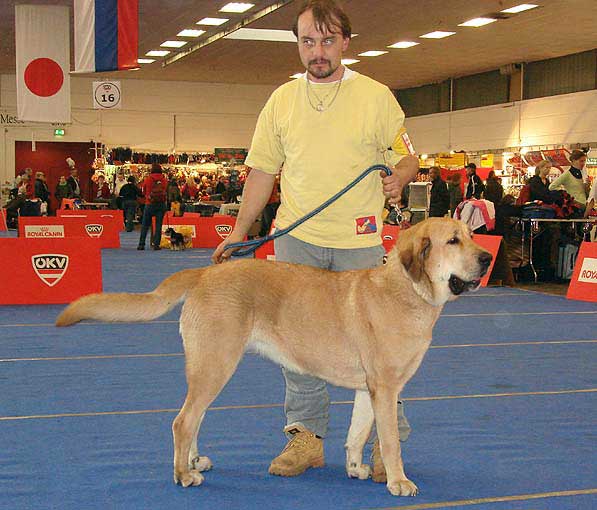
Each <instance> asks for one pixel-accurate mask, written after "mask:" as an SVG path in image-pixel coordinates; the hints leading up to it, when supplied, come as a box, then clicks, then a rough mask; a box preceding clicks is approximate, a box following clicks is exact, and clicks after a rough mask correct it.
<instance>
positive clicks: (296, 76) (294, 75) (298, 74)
mask: <svg viewBox="0 0 597 510" xmlns="http://www.w3.org/2000/svg"><path fill="white" fill-rule="evenodd" d="M303 74H304V73H296V74H293V75H292V76H291V78H294V79H298V78H302V77H303Z"/></svg>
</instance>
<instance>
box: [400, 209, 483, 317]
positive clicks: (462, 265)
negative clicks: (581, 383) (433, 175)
mask: <svg viewBox="0 0 597 510" xmlns="http://www.w3.org/2000/svg"><path fill="white" fill-rule="evenodd" d="M394 251H395V253H393V254H392V255H393V256H394V257H397V258H398V260H399V263H401V264H402V266H403V267H404V270H405V271H406V273H407V275H408V277H409V278H410V279H411V280H412V282H413V286H414V288H415V290H416V292H417V293H418V294H419V295H420V296H421V297H423V299H425V300H426V301H427V302H429V303H431V304H434V305H441V304H444V303H445V302H446V301H449V300H452V299H455V298H456V296H458V295H460V294H462V293H463V292H466V291H469V290H477V289H478V288H479V286H480V284H481V278H482V277H483V276H484V275H485V273H487V270H488V269H489V265H490V263H491V259H492V257H491V254H490V253H489V252H488V251H486V250H484V249H483V248H481V247H480V246H479V245H478V244H476V243H475V242H473V240H472V233H471V231H470V229H469V227H468V226H467V225H466V224H465V223H463V222H461V221H457V220H453V219H449V218H430V219H428V220H426V221H423V222H421V223H419V224H417V225H415V226H414V227H412V228H409V229H408V230H405V231H404V232H401V233H400V235H399V236H398V242H397V243H396V249H395V250H394Z"/></svg>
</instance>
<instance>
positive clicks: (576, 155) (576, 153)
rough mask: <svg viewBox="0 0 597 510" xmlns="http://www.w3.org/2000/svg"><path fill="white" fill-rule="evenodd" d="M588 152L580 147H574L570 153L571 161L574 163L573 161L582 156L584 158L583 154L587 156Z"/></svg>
mask: <svg viewBox="0 0 597 510" xmlns="http://www.w3.org/2000/svg"><path fill="white" fill-rule="evenodd" d="M586 155H587V153H586V152H585V151H581V150H579V149H574V150H573V151H572V154H570V162H571V163H572V162H573V161H578V160H579V159H580V158H582V157H583V156H586Z"/></svg>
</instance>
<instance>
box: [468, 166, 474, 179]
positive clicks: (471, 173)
mask: <svg viewBox="0 0 597 510" xmlns="http://www.w3.org/2000/svg"><path fill="white" fill-rule="evenodd" d="M474 173H475V171H474V170H473V169H472V168H471V167H470V166H467V167H466V175H467V176H468V177H470V176H471V175H473V174H474Z"/></svg>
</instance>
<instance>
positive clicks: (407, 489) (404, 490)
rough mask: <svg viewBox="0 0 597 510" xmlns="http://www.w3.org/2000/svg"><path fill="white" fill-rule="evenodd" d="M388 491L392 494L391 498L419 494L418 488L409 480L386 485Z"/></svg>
mask: <svg viewBox="0 0 597 510" xmlns="http://www.w3.org/2000/svg"><path fill="white" fill-rule="evenodd" d="M388 490H389V491H390V492H391V493H392V496H416V495H417V494H418V493H419V489H418V487H417V486H416V485H415V484H414V483H412V482H411V481H410V480H399V481H398V482H394V483H392V484H390V483H388Z"/></svg>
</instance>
